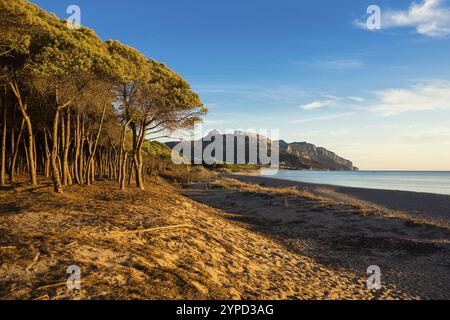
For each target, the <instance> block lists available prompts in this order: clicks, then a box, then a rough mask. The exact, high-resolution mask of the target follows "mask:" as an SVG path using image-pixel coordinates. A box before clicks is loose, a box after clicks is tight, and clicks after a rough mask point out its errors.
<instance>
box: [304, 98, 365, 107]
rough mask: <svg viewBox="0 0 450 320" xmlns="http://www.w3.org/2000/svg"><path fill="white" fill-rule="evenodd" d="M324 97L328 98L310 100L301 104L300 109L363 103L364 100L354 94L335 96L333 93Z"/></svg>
mask: <svg viewBox="0 0 450 320" xmlns="http://www.w3.org/2000/svg"><path fill="white" fill-rule="evenodd" d="M323 97H325V98H326V99H323V100H316V101H312V102H309V103H307V104H304V105H301V106H300V109H303V110H317V109H322V108H325V107H334V106H337V105H338V104H340V103H345V104H354V103H362V102H364V98H361V97H353V96H348V97H337V96H333V95H323Z"/></svg>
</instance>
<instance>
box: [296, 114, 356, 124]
mask: <svg viewBox="0 0 450 320" xmlns="http://www.w3.org/2000/svg"><path fill="white" fill-rule="evenodd" d="M353 115H355V113H354V112H345V113H338V114H332V115H328V116H321V117H314V118H305V119H299V120H292V121H289V123H292V124H298V123H305V122H314V121H326V120H333V119H339V118H344V117H350V116H353Z"/></svg>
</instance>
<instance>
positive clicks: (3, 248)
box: [0, 246, 17, 250]
mask: <svg viewBox="0 0 450 320" xmlns="http://www.w3.org/2000/svg"><path fill="white" fill-rule="evenodd" d="M15 249H17V247H16V246H6V247H0V250H15Z"/></svg>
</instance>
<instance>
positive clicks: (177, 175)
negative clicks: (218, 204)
mask: <svg viewBox="0 0 450 320" xmlns="http://www.w3.org/2000/svg"><path fill="white" fill-rule="evenodd" d="M161 176H162V177H164V178H166V179H168V180H170V181H172V182H174V183H182V184H186V183H193V182H205V181H209V180H211V179H214V178H216V177H217V176H218V173H217V172H214V171H210V170H208V169H206V168H204V167H203V166H173V167H171V168H170V170H168V171H166V172H164V173H163V174H161Z"/></svg>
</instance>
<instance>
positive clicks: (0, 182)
mask: <svg viewBox="0 0 450 320" xmlns="http://www.w3.org/2000/svg"><path fill="white" fill-rule="evenodd" d="M2 93H3V94H2V105H3V122H2V154H1V161H0V186H4V185H5V172H6V169H5V166H6V87H5V88H3V92H2Z"/></svg>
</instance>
